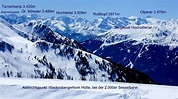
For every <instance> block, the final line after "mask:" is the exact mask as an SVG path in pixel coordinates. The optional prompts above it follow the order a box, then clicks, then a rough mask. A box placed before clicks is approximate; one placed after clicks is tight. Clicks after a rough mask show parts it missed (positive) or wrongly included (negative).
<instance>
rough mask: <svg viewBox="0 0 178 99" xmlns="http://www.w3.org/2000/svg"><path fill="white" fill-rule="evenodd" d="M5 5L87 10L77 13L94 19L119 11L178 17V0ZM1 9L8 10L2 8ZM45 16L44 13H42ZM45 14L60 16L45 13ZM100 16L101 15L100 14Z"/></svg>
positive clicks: (29, 0)
mask: <svg viewBox="0 0 178 99" xmlns="http://www.w3.org/2000/svg"><path fill="white" fill-rule="evenodd" d="M0 4H1V6H2V4H4V5H7V4H8V5H10V4H11V5H12V4H13V5H17V4H18V5H23V4H25V5H28V4H30V5H31V4H32V5H35V6H36V8H35V9H55V10H56V11H86V12H87V14H85V15H77V16H80V17H84V18H87V19H91V20H92V19H94V18H96V17H98V16H94V15H93V12H103V13H104V12H117V13H120V15H119V16H118V17H129V16H138V17H146V16H148V15H150V16H152V17H155V18H159V19H170V18H177V19H178V0H0ZM0 10H8V9H4V8H2V7H1V8H0ZM140 10H144V11H153V10H163V11H166V13H164V14H141V13H140ZM42 16H43V15H42ZM44 16H60V15H57V14H44ZM99 17H100V16H99Z"/></svg>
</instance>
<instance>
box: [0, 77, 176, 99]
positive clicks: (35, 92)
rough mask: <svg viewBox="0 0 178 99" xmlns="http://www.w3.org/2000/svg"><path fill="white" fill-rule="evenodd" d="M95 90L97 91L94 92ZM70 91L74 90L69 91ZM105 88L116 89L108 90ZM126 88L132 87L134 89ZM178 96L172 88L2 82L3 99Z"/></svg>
mask: <svg viewBox="0 0 178 99" xmlns="http://www.w3.org/2000/svg"><path fill="white" fill-rule="evenodd" d="M33 86H35V87H34V89H33V88H27V87H33ZM62 86H63V89H62ZM92 86H94V87H97V89H93V88H92ZM109 86H110V87H109ZM111 86H112V87H111ZM51 87H53V89H52V88H51ZM64 87H66V88H64ZM69 87H70V89H67V88H69ZM74 87H75V88H74ZM88 87H89V88H88ZM99 87H100V88H101V87H103V89H99ZM105 87H106V88H114V89H105ZM121 87H122V88H121ZM123 87H125V88H126V87H127V88H128V87H130V89H124V88H123ZM25 88H26V89H25ZM177 93H178V87H172V86H160V85H144V84H131V83H109V82H108V83H102V82H89V81H67V80H49V79H48V80H47V79H45V80H44V79H43V80H42V79H38V80H37V79H14V78H11V79H9V78H0V94H1V95H0V98H1V99H12V98H13V99H22V98H23V99H37V98H40V99H57V98H60V99H71V98H72V99H79V98H84V97H85V98H86V99H177V98H178V94H177Z"/></svg>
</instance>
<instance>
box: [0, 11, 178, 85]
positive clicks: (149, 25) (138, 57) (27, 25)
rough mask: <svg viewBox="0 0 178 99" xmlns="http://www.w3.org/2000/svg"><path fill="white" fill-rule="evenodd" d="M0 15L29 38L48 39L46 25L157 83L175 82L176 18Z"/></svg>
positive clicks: (80, 47)
mask: <svg viewBox="0 0 178 99" xmlns="http://www.w3.org/2000/svg"><path fill="white" fill-rule="evenodd" d="M0 17H1V18H2V19H3V20H6V21H7V22H8V23H10V24H11V25H10V26H9V27H10V28H12V29H13V28H15V29H14V31H16V32H17V33H19V34H20V35H21V36H23V37H25V38H27V39H28V40H31V41H32V42H37V41H39V40H42V41H40V42H43V43H44V40H45V41H46V40H47V41H48V42H49V41H51V38H48V35H44V34H43V33H41V31H43V28H46V27H49V28H50V29H51V30H50V31H54V32H56V34H55V35H58V36H60V37H62V38H65V37H63V36H61V35H60V34H62V35H64V36H66V37H68V38H72V39H74V40H72V41H73V42H75V43H74V44H73V43H70V44H69V45H71V44H72V45H71V46H72V47H74V48H77V49H80V50H82V51H84V49H86V51H89V52H90V53H94V54H96V55H98V56H100V57H104V58H106V59H109V60H111V61H114V62H116V63H118V64H122V65H124V66H125V67H127V68H133V69H136V70H138V71H141V72H144V73H146V74H147V75H149V77H151V78H152V79H154V80H155V81H156V82H159V83H161V84H166V85H177V84H178V78H177V77H176V75H178V74H177V73H178V72H177V70H178V63H177V62H178V57H177V56H178V47H177V46H178V28H177V27H178V20H177V19H170V20H160V19H156V18H151V17H145V18H140V17H134V16H132V17H128V18H127V17H121V18H118V17H115V18H112V17H107V18H98V19H94V20H87V19H85V18H80V17H67V16H59V17H41V16H38V15H31V16H25V15H23V16H18V15H14V14H13V15H12V14H10V15H0ZM17 29H18V30H17ZM19 29H20V30H19ZM45 31H46V29H45ZM24 33H26V34H28V35H26V34H24ZM60 37H59V38H60ZM66 39H67V38H66ZM67 40H68V39H67ZM75 40H76V41H78V42H80V44H78V43H77V42H76V41H75ZM54 41H55V40H54ZM59 41H60V42H64V45H65V44H67V45H68V43H69V42H70V40H68V41H67V42H66V41H65V40H64V41H63V39H62V41H61V40H59ZM58 43H59V42H58ZM44 45H45V44H41V45H40V46H44ZM83 47H84V48H83ZM42 49H44V48H42ZM45 49H46V48H45ZM61 49H62V48H61ZM86 51H85V52H86ZM75 54H76V53H74V55H75ZM82 54H83V53H82ZM41 57H42V56H41ZM74 57H75V56H74Z"/></svg>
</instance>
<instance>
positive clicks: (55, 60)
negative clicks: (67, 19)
mask: <svg viewBox="0 0 178 99" xmlns="http://www.w3.org/2000/svg"><path fill="white" fill-rule="evenodd" d="M0 76H1V77H25V78H52V79H67V80H88V81H104V82H105V81H120V82H135V83H154V82H153V81H152V80H151V79H150V78H149V77H148V76H146V75H145V74H143V73H141V72H138V71H136V70H133V69H130V68H125V67H123V66H122V65H119V64H115V63H112V62H110V61H108V60H106V59H103V58H101V57H98V56H96V55H94V54H92V53H89V52H87V51H85V50H84V49H83V48H82V47H81V46H80V45H79V44H78V43H77V42H76V41H75V40H73V39H69V38H67V37H65V36H62V35H60V34H59V33H56V32H53V31H52V30H51V29H50V28H49V27H48V26H46V25H45V24H43V23H42V22H28V23H27V24H20V25H17V24H15V25H12V24H10V23H8V22H7V21H5V20H4V19H0Z"/></svg>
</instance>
